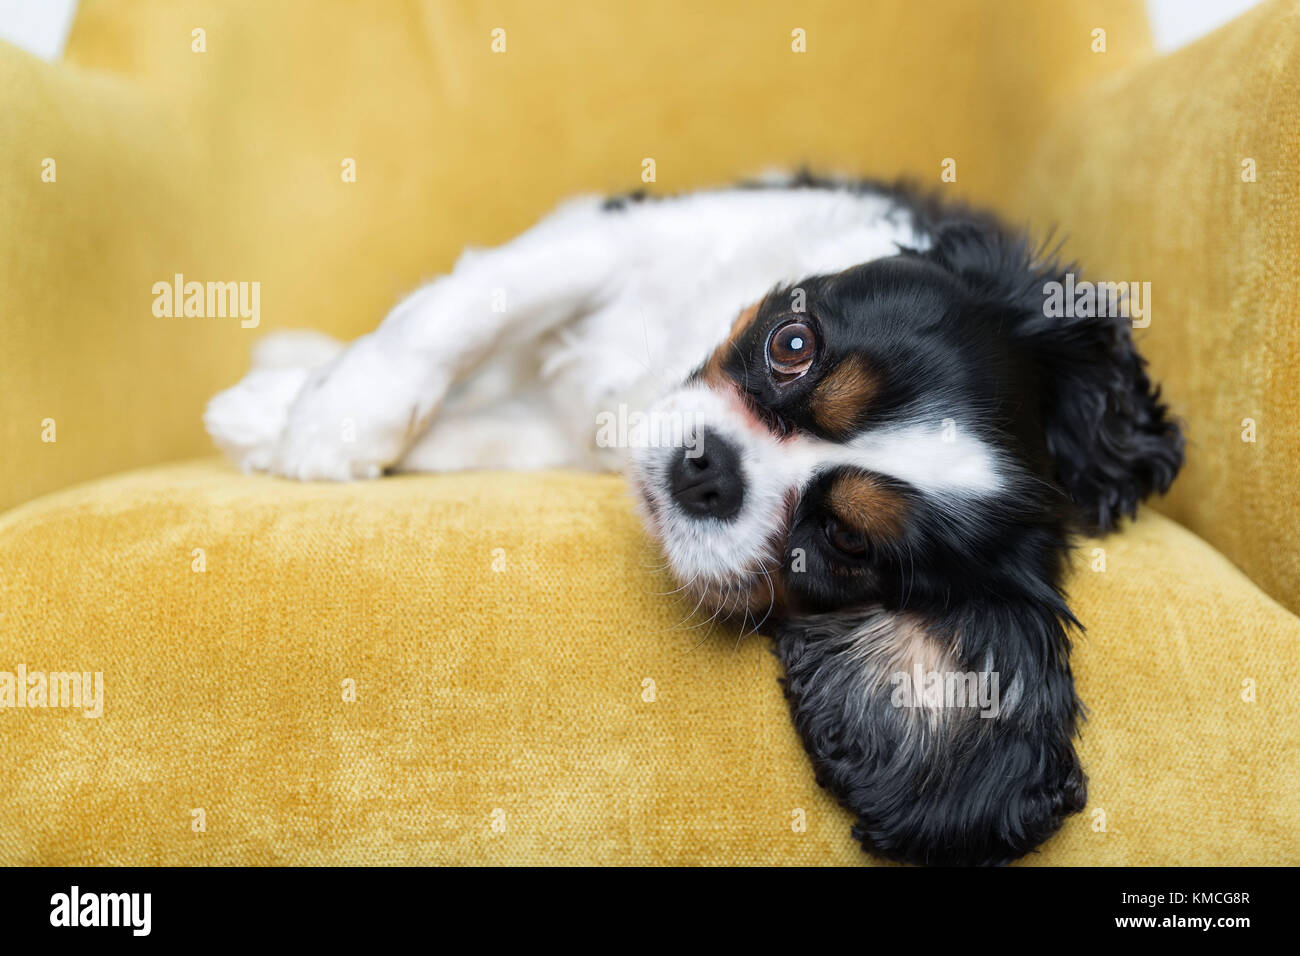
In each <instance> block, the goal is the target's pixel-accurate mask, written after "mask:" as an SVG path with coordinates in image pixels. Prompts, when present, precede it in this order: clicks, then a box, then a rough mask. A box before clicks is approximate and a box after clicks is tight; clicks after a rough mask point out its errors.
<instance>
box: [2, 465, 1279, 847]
mask: <svg viewBox="0 0 1300 956" xmlns="http://www.w3.org/2000/svg"><path fill="white" fill-rule="evenodd" d="M1101 546H1102V547H1104V548H1105V552H1106V553H1105V556H1104V557H1105V570H1104V571H1094V570H1092V568H1093V566H1094V565H1096V566H1100V564H1099V563H1098V561H1099V559H1098V557H1097V556H1096V555H1094V554H1093V551H1092V549H1093V547H1094V545H1093V544H1091V543H1088V544H1085V545H1084V546H1083V547H1082V548H1081V549H1080V552H1079V555H1078V558H1079V562H1078V563H1079V568H1078V570H1077V571H1076V573H1075V574H1074V576H1073V578H1072V580H1071V582H1070V588H1071V590H1072V592H1073V594H1074V597H1075V606H1076V609H1077V612H1078V614H1079V616H1080V617H1081V619H1082V620H1083V621H1084V622H1085V623H1086V624H1087V625H1088V626H1089V632H1088V634H1087V636H1086V637H1085V638H1083V639H1082V640H1080V641H1079V642H1078V646H1077V650H1076V653H1075V657H1074V662H1075V668H1076V671H1077V676H1078V682H1079V687H1080V692H1081V694H1082V696H1083V697H1084V699H1085V701H1086V702H1087V703H1088V704H1089V706H1090V707H1091V710H1092V717H1091V719H1090V720H1089V722H1088V724H1087V727H1086V731H1085V734H1084V737H1083V743H1082V747H1081V756H1082V758H1083V761H1084V764H1085V766H1086V768H1087V770H1088V772H1089V774H1090V775H1091V778H1092V785H1091V790H1090V801H1089V805H1088V809H1087V810H1086V811H1085V812H1084V813H1083V814H1082V815H1079V816H1076V817H1074V818H1072V819H1071V820H1070V822H1069V823H1068V824H1067V825H1066V828H1065V830H1064V832H1063V833H1062V834H1061V835H1059V836H1058V837H1056V838H1055V839H1053V840H1052V841H1051V842H1050V843H1049V844H1047V846H1046V848H1045V849H1044V850H1043V851H1042V852H1041V853H1040V854H1038V855H1037V856H1035V857H1033V858H1032V861H1034V862H1043V863H1088V864H1091V863H1098V864H1100V863H1135V864H1145V863H1164V864H1180V863H1221V864H1227V863H1242V864H1244V863H1260V862H1274V863H1280V862H1291V863H1296V862H1300V857H1297V849H1298V848H1300V832H1298V824H1297V821H1300V805H1298V800H1300V798H1298V796H1297V790H1296V787H1295V780H1296V779H1298V778H1300V704H1298V703H1297V699H1296V696H1295V693H1294V688H1295V687H1296V685H1297V682H1300V660H1298V659H1297V655H1296V654H1295V647H1296V641H1297V640H1300V622H1297V620H1296V619H1295V618H1294V617H1293V616H1291V615H1290V614H1289V613H1288V612H1287V611H1285V610H1283V609H1282V608H1280V607H1279V606H1278V605H1277V604H1275V603H1274V602H1273V601H1272V600H1270V599H1269V598H1268V597H1266V596H1265V595H1264V594H1262V593H1261V592H1260V591H1259V590H1258V589H1257V588H1255V587H1254V586H1253V585H1252V584H1251V583H1250V582H1249V581H1247V580H1246V579H1245V577H1244V576H1243V575H1242V574H1241V573H1240V572H1239V571H1237V570H1236V569H1234V568H1233V567H1232V566H1231V564H1230V563H1229V562H1228V561H1227V560H1226V559H1225V558H1223V557H1221V556H1220V555H1218V554H1217V553H1216V552H1215V551H1214V550H1213V549H1211V548H1210V547H1208V546H1207V545H1205V544H1204V543H1203V542H1201V541H1200V540H1198V539H1197V538H1196V537H1194V536H1193V535H1192V534H1190V533H1189V532H1187V531H1185V530H1183V529H1181V528H1179V527H1178V526H1177V525H1175V524H1173V523H1172V522H1171V521H1169V520H1168V519H1167V518H1163V517H1161V516H1159V515H1156V514H1154V513H1150V514H1148V515H1147V516H1146V517H1144V518H1142V519H1141V520H1140V521H1138V522H1137V523H1136V524H1135V525H1134V526H1133V527H1132V528H1130V529H1128V530H1127V531H1126V532H1125V533H1124V534H1122V535H1120V536H1117V537H1114V538H1112V539H1109V540H1107V541H1106V542H1104V544H1103V545H1101ZM196 548H198V549H202V559H203V566H204V567H205V568H206V570H203V571H195V570H194V566H195V561H196V560H198V558H197V557H196V556H195V554H194V549H196ZM498 549H499V550H498ZM658 560H659V559H658V557H657V555H656V553H655V552H654V551H653V549H652V548H651V547H650V546H649V545H648V544H646V543H645V539H644V538H643V537H642V535H641V534H640V530H639V527H638V524H637V521H636V518H635V516H634V514H633V513H632V508H631V502H630V499H629V496H628V494H627V491H626V489H625V486H624V484H623V482H622V481H621V480H620V479H618V478H615V477H607V476H579V475H573V474H563V473H552V474H544V475H541V476H536V475H523V476H521V475H508V474H496V475H461V476H415V477H402V478H394V479H392V480H385V481H382V482H378V483H374V484H357V485H347V486H339V485H320V484H316V485H303V484H295V483H289V482H284V481H281V480H278V479H272V478H253V477H247V476H243V475H239V474H236V473H234V472H233V471H231V470H228V469H227V468H226V467H225V466H224V465H218V464H213V463H208V462H201V463H194V464H187V465H180V466H172V467H168V468H164V469H159V470H152V471H145V472H140V473H133V474H127V475H123V476H120V477H116V478H111V479H105V480H103V481H101V482H99V483H95V484H91V485H86V486H82V487H80V488H76V489H72V490H69V491H66V492H61V493H59V494H56V495H52V496H49V497H46V498H44V499H42V500H40V501H36V502H32V503H31V504H29V505H25V506H22V507H20V508H18V509H16V510H14V511H12V512H10V513H9V514H8V515H7V516H5V517H4V518H0V566H2V567H4V568H6V569H7V573H6V574H5V576H4V580H3V581H2V582H0V606H2V607H4V608H5V609H6V613H5V615H4V616H3V617H2V618H0V670H8V671H10V672H12V671H13V669H14V668H15V667H16V666H17V664H18V663H20V662H21V663H25V664H26V666H27V668H28V669H29V670H31V671H37V670H39V671H45V672H49V671H69V670H77V671H97V670H98V671H102V672H103V675H104V676H103V682H104V700H105V703H104V713H103V716H102V717H99V718H85V717H82V716H81V715H80V714H79V713H76V712H73V711H69V710H54V709H47V710H43V711H37V710H23V711H19V710H8V711H0V721H3V728H4V732H3V734H0V762H2V763H3V765H4V766H5V767H8V768H10V770H9V772H7V773H6V774H4V775H3V777H2V778H0V807H2V808H4V809H3V826H0V862H3V863H68V864H71V863H128V862H129V863H308V862H310V863H326V862H332V863H342V862H365V863H379V862H385V863H390V862H391V863H397V862H400V863H433V862H440V863H453V862H456V863H471V862H492V863H507V862H508V863H525V862H541V861H547V862H554V863H578V862H588V863H596V862H599V863H668V862H671V863H754V862H766V863H848V862H856V861H859V860H863V861H865V860H866V857H865V855H864V854H863V853H862V852H861V851H860V850H859V849H858V848H857V845H856V844H854V843H853V842H852V841H851V840H850V838H849V827H850V824H851V820H850V818H849V816H848V814H846V813H845V812H843V811H842V810H840V809H838V808H836V807H835V806H834V804H833V803H832V802H831V801H830V799H829V798H828V797H827V796H826V795H825V794H824V793H822V792H821V791H819V790H818V788H817V786H816V784H815V783H814V782H813V779H812V773H811V770H810V767H809V764H808V762H807V759H806V758H805V757H804V755H803V752H802V750H801V749H800V746H799V742H798V739H797V738H796V736H795V734H794V731H793V729H792V726H791V722H790V719H789V717H788V715H787V712H786V709H785V705H784V702H783V700H782V698H781V694H780V693H779V691H778V688H777V683H776V682H777V674H778V669H777V664H776V660H775V657H774V656H773V655H772V654H771V653H770V652H769V651H768V650H767V649H765V648H764V646H763V645H762V642H760V640H759V639H757V638H753V637H750V638H746V639H744V640H740V641H737V634H736V633H735V632H724V631H722V630H721V629H714V630H713V632H712V633H710V632H709V631H708V630H707V629H706V628H703V627H700V628H695V629H692V627H691V624H698V623H700V622H699V621H698V620H696V621H693V622H690V623H687V624H681V623H680V622H681V619H682V618H683V617H684V616H685V615H686V614H687V613H688V612H689V611H690V610H691V608H690V606H689V605H687V606H683V605H682V603H681V602H675V601H674V600H672V599H671V598H667V597H664V596H663V594H662V592H665V591H670V590H671V589H672V584H671V583H669V581H668V579H667V577H666V576H665V575H664V574H663V573H662V572H659V571H656V570H655V565H656V564H657V563H658ZM349 678H351V679H352V680H355V681H356V702H355V703H347V702H345V701H344V699H343V682H344V681H345V680H346V679H349ZM1248 679H1251V680H1254V681H1255V688H1256V689H1255V701H1254V702H1253V703H1248V702H1246V701H1244V700H1243V699H1242V692H1243V681H1246V680H1248ZM647 681H650V682H653V683H652V684H650V683H647ZM647 698H653V699H652V700H649V699H647ZM198 808H202V809H203V810H205V822H206V832H198V833H196V832H194V831H193V830H192V827H191V812H192V811H193V810H195V809H198ZM800 809H802V810H803V811H804V812H805V815H806V820H807V827H806V831H805V832H798V831H797V830H796V829H795V828H794V826H793V824H794V822H795V820H796V817H795V811H796V810H800ZM494 811H500V812H501V813H503V814H504V817H502V816H500V814H498V815H497V816H496V817H494V815H493V814H494ZM1098 811H1101V813H1102V814H1104V816H1102V815H1098ZM494 820H497V821H501V820H503V821H504V832H494V830H493V822H494ZM1094 825H1096V826H1098V827H1100V826H1102V825H1104V826H1105V830H1104V831H1103V830H1100V829H1097V830H1094Z"/></svg>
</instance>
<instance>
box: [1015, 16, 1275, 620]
mask: <svg viewBox="0 0 1300 956" xmlns="http://www.w3.org/2000/svg"><path fill="white" fill-rule="evenodd" d="M1297 104H1300V4H1297V3H1295V2H1294V0H1275V2H1272V3H1266V4H1264V5H1262V6H1261V7H1259V8H1257V9H1255V10H1252V11H1251V12H1250V13H1248V14H1246V15H1245V16H1243V17H1241V18H1240V19H1238V20H1236V21H1234V22H1233V23H1230V24H1228V25H1227V26H1225V27H1223V28H1222V29H1220V30H1218V31H1217V32H1215V33H1213V34H1211V35H1210V36H1208V37H1206V38H1204V39H1203V40H1201V41H1200V42H1198V43H1195V44H1193V45H1192V46H1190V47H1187V48H1186V49H1183V50H1180V51H1179V52H1177V53H1175V54H1173V55H1172V56H1169V57H1166V58H1163V59H1160V60H1155V61H1152V62H1150V63H1147V64H1144V65H1142V66H1140V67H1137V68H1134V69H1133V70H1131V71H1129V72H1128V73H1126V74H1125V75H1124V76H1123V77H1122V78H1117V79H1116V80H1114V81H1113V82H1106V83H1102V84H1099V85H1098V86H1097V87H1096V88H1095V89H1093V90H1090V91H1088V92H1087V93H1085V94H1082V95H1081V96H1079V97H1078V98H1077V99H1075V100H1074V101H1073V102H1071V103H1069V104H1068V105H1067V106H1065V107H1063V108H1062V109H1061V110H1060V111H1059V112H1058V113H1057V119H1056V120H1054V121H1053V124H1052V127H1051V129H1050V130H1049V131H1048V133H1047V134H1046V135H1045V136H1044V141H1043V143H1042V146H1041V148H1040V151H1039V152H1038V153H1037V155H1036V156H1035V158H1034V162H1033V164H1032V171H1031V174H1030V175H1029V176H1027V177H1026V180H1025V187H1024V190H1023V193H1022V195H1021V196H1020V197H1019V198H1018V200H1017V202H1016V205H1017V207H1018V208H1019V209H1020V210H1021V211H1022V212H1023V213H1024V214H1025V215H1027V216H1032V218H1033V219H1034V220H1035V221H1040V222H1042V221H1056V222H1059V223H1062V224H1063V225H1064V226H1065V228H1066V230H1067V231H1068V233H1069V241H1068V243H1067V246H1066V249H1067V252H1068V253H1070V254H1072V255H1074V256H1075V257H1077V258H1078V260H1079V261H1081V262H1082V263H1084V264H1085V267H1086V270H1087V273H1088V275H1089V276H1090V277H1091V278H1093V279H1103V280H1106V281H1115V282H1119V281H1127V282H1136V281H1140V282H1149V283H1150V284H1151V285H1150V290H1151V300H1152V308H1151V313H1150V322H1151V324H1150V327H1149V328H1147V329H1145V330H1142V331H1140V332H1138V333H1137V335H1138V341H1139V343H1140V345H1141V348H1142V351H1143V352H1144V354H1146V355H1147V356H1148V357H1149V358H1150V360H1151V367H1152V369H1153V372H1154V375H1155V377H1156V379H1157V380H1159V381H1160V382H1162V383H1163V384H1164V386H1165V389H1166V394H1167V396H1168V397H1169V399H1170V400H1171V402H1172V405H1173V408H1174V410H1175V411H1176V412H1177V413H1178V414H1180V415H1181V416H1182V417H1183V419H1184V420H1185V422H1186V426H1187V435H1188V452H1187V467H1186V468H1185V469H1184V471H1183V473H1182V474H1181V475H1180V476H1179V478H1178V480H1177V482H1175V483H1174V487H1173V490H1172V492H1171V494H1170V496H1169V498H1168V500H1167V501H1166V502H1165V503H1164V504H1163V505H1162V507H1163V508H1164V509H1165V512H1166V513H1167V514H1169V515H1170V516H1172V517H1174V518H1177V519H1178V520H1179V521H1181V522H1183V523H1184V524H1186V525H1187V526H1188V527H1190V528H1191V529H1192V530H1194V531H1196V532H1197V533H1198V534H1200V535H1201V536H1202V537H1204V538H1206V539H1207V540H1208V541H1209V542H1210V543H1211V544H1213V545H1215V546H1216V547H1218V548H1219V549H1221V550H1222V551H1223V552H1224V553H1225V554H1227V555H1228V556H1229V557H1230V558H1232V560H1233V561H1235V562H1236V563H1237V564H1238V565H1239V566H1240V567H1241V568H1243V569H1244V570H1245V571H1246V573H1247V574H1249V575H1250V576H1251V578H1253V579H1254V580H1255V581H1256V582H1258V583H1259V585H1260V586H1261V587H1262V588H1264V590H1266V591H1268V592H1269V593H1270V594H1272V595H1273V596H1274V597H1276V598H1277V599H1278V600H1279V601H1281V602H1282V603H1283V604H1284V605H1286V606H1287V607H1289V608H1291V609H1292V610H1297V609H1300V533H1297V526H1300V495H1297V494H1296V491H1295V476H1296V473H1297V470H1298V469H1300V367H1298V366H1297V358H1296V357H1297V354H1300V309H1298V308H1297V302H1300V153H1298V152H1297V149H1296V120H1297V115H1298V114H1297V110H1298V109H1300V107H1298V106H1297ZM1251 163H1253V175H1254V179H1255V181H1254V182H1247V181H1245V180H1244V179H1243V177H1246V178H1249V176H1250V175H1251V173H1252V169H1251V166H1250V164H1251ZM1247 420H1249V421H1247ZM1252 432H1253V438H1254V440H1253V441H1248V440H1245V439H1247V438H1250V437H1252Z"/></svg>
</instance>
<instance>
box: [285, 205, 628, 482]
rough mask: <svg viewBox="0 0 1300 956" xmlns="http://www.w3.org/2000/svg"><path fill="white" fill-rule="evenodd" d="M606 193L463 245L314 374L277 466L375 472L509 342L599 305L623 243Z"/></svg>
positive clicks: (362, 474) (334, 473)
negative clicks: (512, 232) (510, 234)
mask: <svg viewBox="0 0 1300 956" xmlns="http://www.w3.org/2000/svg"><path fill="white" fill-rule="evenodd" d="M608 221H609V220H608V218H607V217H606V216H604V215H602V213H601V211H600V206H599V203H598V202H597V201H595V200H582V201H579V202H577V203H571V204H569V205H567V206H565V207H563V208H562V209H561V210H560V211H558V212H557V213H555V214H554V215H552V216H551V217H550V218H548V219H546V220H544V221H543V222H542V223H540V224H539V225H538V226H536V227H535V228H533V229H532V230H530V231H529V232H526V233H524V234H523V235H521V236H520V237H518V238H517V239H515V240H513V241H512V242H509V243H507V244H506V245H504V246H501V247H499V248H497V249H492V250H488V251H485V252H471V253H467V254H466V255H464V256H462V257H461V259H460V261H459V262H457V264H456V267H455V268H454V269H453V270H452V272H451V274H450V275H447V276H444V277H443V278H440V279H437V280H435V281H433V282H431V283H429V284H428V285H425V286H423V287H422V288H420V289H418V290H417V291H416V292H414V293H413V294H412V295H411V296H409V297H408V298H407V299H406V300H405V301H403V302H402V303H400V304H399V305H398V306H397V308H395V309H394V310H393V311H392V312H391V313H390V314H389V316H388V317H387V318H386V319H385V320H384V322H383V323H382V324H381V325H380V327H379V328H378V329H377V330H376V331H374V332H372V333H370V334H369V335H366V336H363V337H362V338H360V339H358V340H357V341H356V342H354V343H353V344H352V345H351V346H350V347H349V348H348V349H347V350H346V351H344V352H343V353H342V354H341V355H340V356H339V357H338V358H337V359H335V360H334V361H333V362H331V363H329V364H328V365H325V366H323V367H322V368H320V369H318V370H317V371H315V372H314V373H312V375H311V376H310V377H309V378H308V379H307V381H306V383H305V384H304V385H303V387H302V390H301V391H300V392H299V394H298V396H297V397H296V398H295V400H294V402H293V404H292V406H291V407H290V409H289V413H288V417H287V420H286V422H285V426H284V429H283V431H282V432H281V434H280V437H279V440H278V442H277V444H276V448H275V451H274V454H273V455H272V458H271V462H270V470H271V471H273V472H275V473H277V474H280V475H284V476H286V477H290V478H300V479H333V480H347V479H352V478H373V477H376V476H378V475H380V474H381V473H382V472H383V471H384V470H385V469H386V468H388V467H390V466H392V465H394V464H395V463H397V462H399V461H400V460H401V459H402V457H403V455H404V454H405V453H406V452H407V450H408V449H409V448H410V447H411V445H412V444H413V443H414V442H415V441H416V439H418V438H419V437H420V435H421V434H422V433H423V432H424V430H425V429H426V427H427V426H428V424H429V421H430V419H431V417H432V416H433V413H434V411H435V409H436V408H437V407H438V405H439V403H440V402H441V401H442V398H443V396H444V395H445V394H446V391H447V389H448V387H449V386H450V385H452V384H453V383H454V382H456V381H458V380H459V379H461V378H463V377H464V376H465V375H466V374H467V373H468V372H470V371H472V370H473V369H474V368H475V367H476V366H477V365H478V364H479V363H480V362H481V361H482V360H483V359H484V358H485V357H487V356H488V355H490V354H492V352H493V351H494V350H496V349H497V348H499V347H501V346H502V345H504V344H507V343H508V344H511V345H515V344H518V343H519V342H525V341H529V340H532V339H535V338H536V337H538V336H539V335H541V334H542V333H544V332H546V331H549V330H551V329H554V328H555V327H556V326H557V325H559V324H561V323H564V322H566V321H569V320H571V319H572V318H574V317H575V316H578V315H581V314H583V313H584V312H586V311H588V310H590V308H591V307H592V305H593V303H595V302H596V301H597V300H598V298H599V296H600V294H601V292H602V290H604V289H606V288H607V287H608V286H609V284H610V282H611V279H612V278H613V276H614V275H615V272H616V267H617V264H618V261H619V257H620V256H619V243H618V242H617V236H616V235H615V234H614V233H613V230H611V229H608V228H603V226H604V224H605V223H607V222H608Z"/></svg>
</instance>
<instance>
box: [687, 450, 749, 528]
mask: <svg viewBox="0 0 1300 956" xmlns="http://www.w3.org/2000/svg"><path fill="white" fill-rule="evenodd" d="M696 439H697V440H696V442H695V445H694V447H692V448H687V449H685V451H684V452H683V454H682V455H681V457H679V458H678V459H677V460H676V461H675V462H673V466H672V468H671V469H670V471H669V474H668V486H669V490H670V491H671V492H672V495H673V500H674V501H676V502H677V505H678V507H680V508H681V509H682V510H683V511H685V512H686V513H687V514H692V515H696V516H698V517H700V518H730V517H732V516H733V515H735V514H736V512H738V511H739V510H740V505H741V503H742V502H743V501H744V500H745V481H744V479H743V478H742V477H741V474H740V455H739V454H737V452H736V448H735V446H734V445H732V444H731V443H730V442H728V441H726V440H725V439H723V438H719V437H718V436H717V435H716V434H714V433H713V432H701V433H699V434H698V435H697V436H696Z"/></svg>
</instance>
